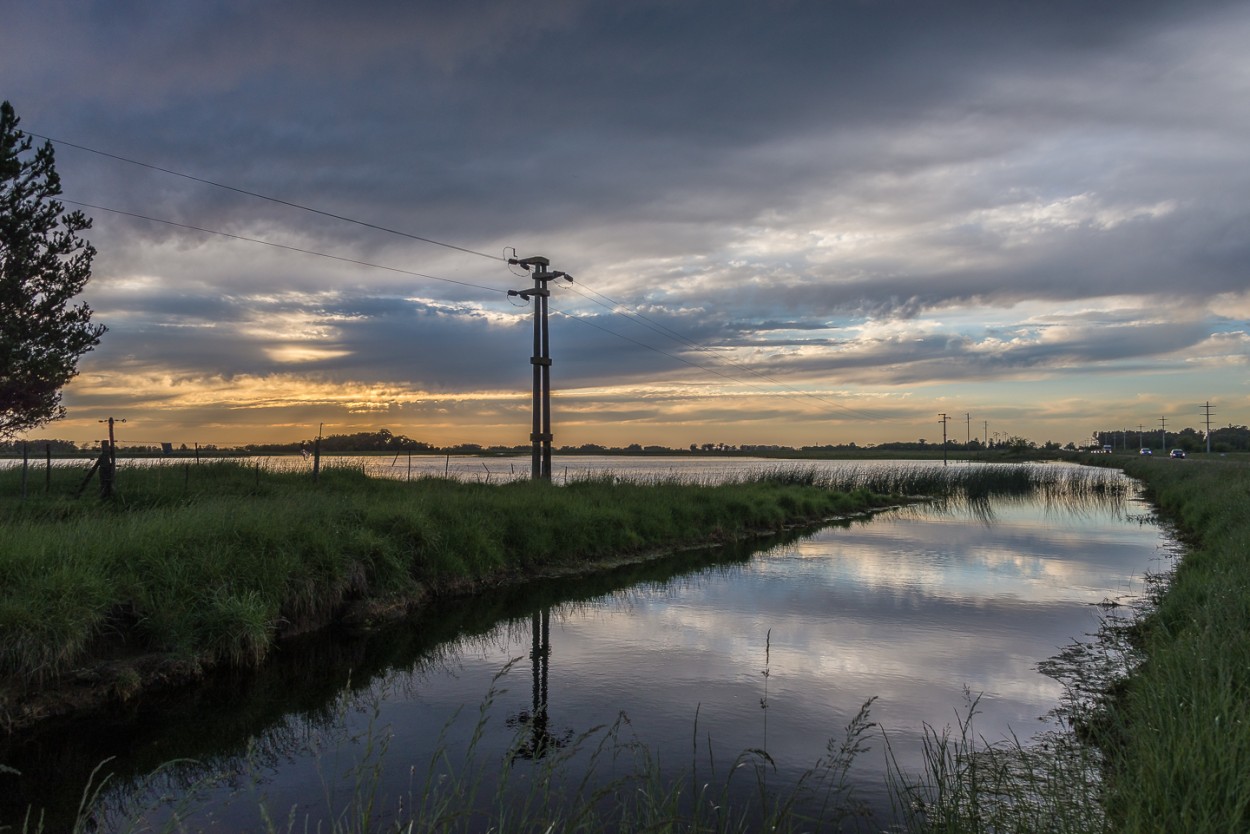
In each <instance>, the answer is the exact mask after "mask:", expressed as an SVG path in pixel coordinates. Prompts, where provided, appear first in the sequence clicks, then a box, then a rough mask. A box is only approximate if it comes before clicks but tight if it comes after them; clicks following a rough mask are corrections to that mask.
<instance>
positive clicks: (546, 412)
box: [508, 255, 573, 481]
mask: <svg viewBox="0 0 1250 834" xmlns="http://www.w3.org/2000/svg"><path fill="white" fill-rule="evenodd" d="M508 264H509V265H510V266H519V267H521V268H522V269H524V270H525V271H526V272H529V273H530V277H531V278H533V279H534V286H533V287H527V288H526V289H523V290H508V295H509V296H510V297H513V298H520V299H521V300H523V301H530V300H534V301H536V303H535V305H534V353H533V355H531V356H530V365H532V366H533V368H534V418H533V429H532V431H530V442H531V443H533V450H532V456H531V457H532V459H531V467H530V477H531V478H533V479H534V480H536V481H537V480H545V481H550V480H551V442H552V440H553V439H554V438H553V435H552V433H551V348H550V343H549V337H548V325H547V312H548V306H547V299H548V298H550V297H551V290H550V289H549V288H548V287H547V282H548V281H555V280H558V279H560V278H563V279H564V280H566V281H568V282H569V283H572V282H573V276H572V275H569V274H568V273H567V272H560V271H558V270H550V269H549V267H550V266H551V261H550V260H549V259H547V258H545V257H543V256H542V255H534V256H532V257H528V258H509V259H508Z"/></svg>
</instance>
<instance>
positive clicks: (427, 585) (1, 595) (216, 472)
mask: <svg viewBox="0 0 1250 834" xmlns="http://www.w3.org/2000/svg"><path fill="white" fill-rule="evenodd" d="M192 469H193V470H194V471H193V472H191V473H187V472H184V471H183V470H182V468H181V467H177V468H148V469H133V470H125V471H124V472H123V475H124V478H123V480H122V482H121V486H120V488H119V493H118V495H117V496H116V497H115V499H114V500H112V501H108V502H102V501H100V500H99V499H98V498H95V497H94V496H91V495H88V496H86V497H83V498H74V497H72V495H70V494H64V493H72V491H73V489H72V488H73V486H75V484H71V483H69V480H70V479H67V478H64V477H62V480H63V481H65V483H64V484H62V485H61V486H62V489H61V490H59V491H60V492H62V493H63V494H57V492H58V490H56V489H54V490H53V491H52V493H51V494H44V493H43V492H42V491H39V492H38V493H34V494H31V495H30V496H28V498H27V499H26V500H24V501H21V500H15V499H14V498H12V497H9V498H6V499H4V501H3V503H2V504H0V529H2V530H3V539H2V541H0V634H3V637H4V639H3V641H0V677H2V678H4V679H7V680H8V681H10V683H11V684H12V683H13V682H20V684H21V685H22V686H26V687H31V686H36V687H37V686H39V685H40V684H42V683H44V682H47V681H49V680H52V679H55V678H56V677H57V676H58V675H59V674H61V673H63V672H64V671H65V670H67V669H70V668H72V667H74V666H75V665H78V664H81V663H83V662H84V661H85V660H89V659H90V658H91V657H92V656H93V654H97V653H100V652H101V651H111V650H112V649H114V648H116V647H117V646H118V645H121V644H124V645H125V646H126V647H127V648H128V649H130V650H154V651H160V652H169V653H174V654H178V655H183V656H190V657H195V658H197V659H198V660H201V661H207V662H210V663H223V662H224V663H229V664H235V665H248V664H254V663H257V662H259V661H261V660H262V659H263V658H264V657H265V655H266V653H267V651H268V650H269V647H270V646H271V645H272V643H273V640H274V639H275V637H276V636H277V635H278V634H280V633H282V632H286V631H294V630H300V629H305V628H309V627H315V626H318V625H323V624H325V623H326V622H328V621H329V620H331V619H332V618H334V617H335V616H336V615H337V614H338V613H339V612H340V611H341V609H342V606H343V605H344V603H346V602H350V601H353V600H355V601H359V600H371V601H374V602H386V601H397V602H400V603H402V602H404V601H411V600H419V599H421V598H422V596H423V595H425V594H446V593H454V592H460V591H463V590H466V589H471V588H472V587H474V586H475V584H477V583H481V582H498V581H507V580H509V579H515V578H518V577H521V578H523V577H527V576H532V575H536V574H541V573H543V572H549V571H553V570H577V569H579V568H586V567H589V566H592V565H594V564H595V563H597V562H599V561H601V560H605V559H620V558H622V557H626V558H627V557H631V556H638V555H640V554H644V553H646V552H648V551H655V550H663V549H671V548H677V547H683V546H691V545H697V544H707V543H711V542H715V541H717V540H725V539H729V538H734V537H738V536H742V535H746V534H748V533H751V532H754V531H766V530H776V529H778V528H780V527H782V526H784V525H787V524H794V523H803V522H812V521H816V520H818V519H822V518H826V517H830V516H834V515H840V514H847V513H858V512H863V511H865V510H867V509H870V508H872V507H874V506H877V505H880V504H882V503H884V502H885V500H886V499H884V498H882V497H880V496H875V495H873V494H871V493H870V492H869V491H868V490H867V489H863V488H860V489H854V490H850V491H839V490H833V489H829V488H827V486H826V485H822V484H819V483H816V482H815V481H814V480H812V479H804V478H793V479H790V480H779V479H775V478H767V477H761V478H757V479H746V480H743V481H741V482H739V483H736V484H732V485H728V486H724V487H710V486H700V485H693V484H682V483H678V482H656V483H652V484H648V485H645V486H644V485H640V484H633V483H624V482H619V481H615V480H612V479H598V480H583V481H577V482H574V483H571V484H569V485H567V486H564V487H559V488H555V487H551V486H549V485H545V484H541V483H530V482H523V483H514V484H507V485H500V486H490V485H484V484H466V483H458V482H454V481H448V480H442V479H427V480H421V481H417V482H413V483H403V482H398V481H389V480H381V479H371V478H368V477H365V476H364V475H363V474H362V473H360V472H359V471H357V470H353V469H345V468H340V469H333V468H332V469H329V470H326V471H324V472H323V473H322V476H321V478H320V480H319V482H317V483H313V482H312V480H311V479H310V478H309V477H307V476H306V475H298V474H286V473H274V472H266V471H264V469H263V468H260V469H256V468H253V467H249V466H247V465H245V464H237V463H229V462H221V463H214V464H205V465H200V466H198V467H192ZM3 475H4V478H3V479H2V480H0V490H3V493H0V494H7V495H9V496H13V495H14V494H15V493H17V489H16V488H15V487H16V481H15V478H16V473H14V472H6V473H3ZM80 477H81V474H78V473H75V475H74V478H73V480H75V481H76V480H77V479H78V478H80Z"/></svg>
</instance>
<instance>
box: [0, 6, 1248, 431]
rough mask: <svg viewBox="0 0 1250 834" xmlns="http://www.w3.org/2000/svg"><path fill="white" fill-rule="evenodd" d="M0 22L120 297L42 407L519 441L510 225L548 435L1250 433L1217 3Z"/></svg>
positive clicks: (38, 123)
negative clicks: (1208, 416)
mask: <svg viewBox="0 0 1250 834" xmlns="http://www.w3.org/2000/svg"><path fill="white" fill-rule="evenodd" d="M0 10H2V14H0V17H2V18H3V20H4V25H3V27H0V99H7V100H9V101H10V102H11V103H12V104H13V106H14V108H15V109H16V111H17V113H18V115H19V117H20V118H21V119H22V123H21V127H22V128H23V129H25V130H26V131H29V132H30V133H33V134H39V135H41V136H46V137H51V138H52V139H53V140H54V146H55V148H56V154H57V156H56V159H57V167H58V170H59V172H60V174H61V178H62V185H63V188H64V195H63V197H64V199H66V200H67V201H73V202H74V203H75V204H86V205H89V206H92V208H86V209H83V210H84V211H85V212H86V213H87V214H88V215H90V216H91V217H92V218H93V219H94V227H93V229H92V230H91V231H90V232H89V233H87V235H86V236H87V237H88V239H89V240H90V241H91V242H92V244H93V245H94V246H95V247H96V248H97V250H98V255H97V257H96V260H95V268H94V273H93V277H92V280H91V282H90V284H89V285H88V287H87V289H86V291H85V293H84V299H85V300H86V301H87V302H88V303H89V304H90V305H91V307H92V308H93V309H94V310H95V317H94V321H96V322H98V323H102V324H105V325H106V326H107V327H108V332H107V333H106V334H105V335H104V337H103V339H102V341H101V343H100V345H99V346H98V347H97V348H96V349H95V350H94V351H93V352H91V353H89V354H87V355H85V356H84V357H83V358H82V360H81V362H80V364H79V371H80V373H79V375H78V376H77V377H76V378H75V379H74V380H73V381H72V382H71V383H70V384H69V385H68V386H67V387H66V388H65V391H64V403H65V405H66V406H67V408H68V417H67V419H66V420H64V421H62V422H60V423H56V424H53V425H51V426H48V427H46V428H45V429H43V430H42V431H41V432H38V433H37V435H38V436H50V437H64V438H69V439H75V440H81V441H87V440H92V439H97V438H99V437H102V436H104V434H103V429H102V427H101V425H100V424H99V422H98V421H99V420H102V419H106V418H109V417H113V418H115V419H123V418H124V419H126V420H127V423H126V424H125V426H124V427H120V426H119V432H118V438H119V440H120V441H121V442H122V443H123V444H125V443H128V442H129V443H156V442H173V443H175V444H179V443H186V444H188V445H191V444H193V443H200V444H206V443H215V444H228V445H233V444H242V443H249V442H270V441H276V442H292V441H298V440H302V439H305V438H311V437H314V436H315V435H316V433H317V431H318V430H319V429H320V430H321V431H323V432H324V433H326V434H344V433H352V432H357V431H373V430H377V429H381V428H386V429H388V430H390V431H392V432H394V433H396V434H404V435H407V436H408V437H411V438H413V439H416V440H422V441H425V442H429V443H434V444H437V445H449V444H454V443H466V442H476V443H482V444H484V445H492V444H503V445H521V444H526V443H528V442H529V432H530V421H531V407H532V406H531V385H532V366H531V365H530V362H529V358H530V355H531V353H532V338H533V336H532V327H533V309H532V307H531V306H530V305H529V304H527V303H525V302H523V301H522V300H521V299H519V298H516V297H510V296H508V295H507V291H508V290H510V289H524V288H527V287H532V286H533V282H532V280H531V279H529V278H528V277H526V276H525V275H524V274H523V273H518V268H517V267H511V270H510V268H509V266H508V264H507V263H506V257H508V256H512V255H514V254H515V255H516V256H520V257H528V256H534V255H541V256H545V257H547V258H549V259H550V262H551V268H552V269H555V270H560V271H564V272H567V273H569V274H570V275H571V276H572V278H573V282H572V283H571V284H568V283H566V282H556V283H555V284H553V289H552V296H551V300H550V305H551V315H550V339H551V356H552V359H553V365H552V369H551V378H552V388H553V405H552V412H553V417H552V421H553V428H554V434H555V444H556V445H557V446H561V445H574V446H576V445H582V444H586V443H596V444H602V445H625V444H629V443H642V444H644V445H649V444H659V445H666V446H673V447H684V446H687V445H689V444H691V443H699V444H702V443H706V442H712V443H726V444H733V445H740V444H781V445H794V446H802V445H823V444H839V443H850V442H854V443H857V444H859V445H868V444H872V443H879V442H885V441H891V440H907V441H914V440H918V439H920V438H924V439H926V440H927V441H929V442H937V441H940V440H941V438H942V432H943V424H942V422H941V421H940V415H942V414H946V415H948V417H949V422H948V423H947V424H946V427H945V428H946V431H947V432H948V436H949V437H951V438H952V439H956V440H960V441H963V440H966V439H967V438H968V437H970V436H971V437H975V438H980V439H982V440H984V439H985V438H986V437H988V438H989V439H990V440H994V439H995V438H997V437H1006V436H1009V435H1013V436H1023V437H1027V438H1030V439H1032V440H1034V441H1035V442H1038V443H1042V442H1044V441H1048V440H1053V441H1056V442H1060V443H1067V442H1070V441H1071V442H1076V443H1085V442H1089V439H1090V436H1091V433H1092V432H1094V431H1096V430H1100V429H1111V428H1132V429H1136V428H1137V427H1139V426H1142V427H1144V428H1145V430H1147V431H1150V430H1158V429H1159V428H1160V427H1161V426H1162V425H1166V427H1167V428H1168V429H1169V430H1174V429H1180V428H1182V427H1185V426H1193V427H1195V428H1201V427H1202V426H1203V422H1204V419H1205V418H1204V416H1203V410H1202V406H1203V404H1205V403H1209V404H1210V405H1211V406H1212V411H1213V416H1212V426H1213V427H1218V426H1222V425H1228V424H1233V425H1243V424H1246V423H1247V422H1250V386H1248V384H1247V383H1248V381H1250V379H1248V374H1247V370H1248V359H1250V321H1248V320H1250V281H1248V277H1250V141H1247V139H1246V137H1247V136H1250V50H1247V49H1246V48H1245V45H1246V44H1247V43H1250V5H1247V4H1245V3H1241V2H1204V1H1203V0H1194V1H1193V2H1185V3H1179V2H1154V0H1134V2H1097V3H1091V2H1088V0H1080V2H1068V0H1058V2H1045V3H1036V2H1015V0H991V1H989V2H958V3H956V2H924V3H921V2H914V1H913V2H902V1H901V0H898V1H897V2H895V1H894V0H837V1H836V2H835V0H825V1H824V2H804V1H803V0H774V1H773V2H734V1H733V0H728V1H727V0H719V1H713V0H709V2H703V1H702V0H665V1H664V2H660V1H659V0H656V2H649V1H648V0H630V1H629V2H626V1H625V0H614V2H581V0H532V2H526V3H516V2H512V1H511V0H462V2H457V3H443V2H367V1H364V0H362V2H360V3H351V4H348V3H342V2H309V1H308V0H303V1H302V2H294V1H293V0H271V2H265V3H254V2H243V0H237V2H211V1H206V2H176V1H174V2H171V0H163V2H155V0H153V2H127V0H110V1H109V2H105V1H104V0H100V2H60V1H59V0H44V2H40V3H37V4H35V3H25V2H18V0H0ZM126 160H130V161H126ZM135 163H142V164H135ZM159 169H164V170H159ZM171 172H172V173H171ZM180 175H181V176H180ZM206 181H207V182H206ZM213 183H215V184H216V185H214V184H213ZM221 186H227V187H221ZM256 195H261V196H256ZM264 198H271V199H264ZM77 207H78V206H77V205H73V204H71V205H67V208H70V209H72V208H77ZM136 215H138V216H136ZM332 215H333V216H332ZM351 221H355V222H351ZM175 224H178V225H175ZM188 227H194V228H188ZM430 241H432V242H430ZM453 247H455V248H453ZM32 436H34V435H32Z"/></svg>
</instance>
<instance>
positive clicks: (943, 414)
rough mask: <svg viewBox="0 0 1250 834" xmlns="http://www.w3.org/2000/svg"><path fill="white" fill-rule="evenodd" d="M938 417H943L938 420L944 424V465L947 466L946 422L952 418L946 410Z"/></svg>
mask: <svg viewBox="0 0 1250 834" xmlns="http://www.w3.org/2000/svg"><path fill="white" fill-rule="evenodd" d="M938 417H940V418H941V419H940V420H938V422H939V423H941V424H942V465H943V466H946V424H947V423H948V422H949V421H950V419H951V418H950V417H948V416H946V412H945V411H943V412H942V413H941V414H938Z"/></svg>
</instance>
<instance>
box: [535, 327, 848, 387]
mask: <svg viewBox="0 0 1250 834" xmlns="http://www.w3.org/2000/svg"><path fill="white" fill-rule="evenodd" d="M551 312H553V313H555V314H557V315H560V316H563V317H564V318H566V319H572V320H573V321H576V322H580V323H581V324H584V325H586V326H588V327H593V328H595V329H596V330H602V331H603V332H604V333H607V334H609V335H612V336H615V337H617V338H618V339H623V340H625V341H627V342H631V343H633V344H635V345H638V346H639V347H641V348H646V349H647V350H649V351H652V352H654V353H658V354H660V355H661V356H667V357H668V358H669V359H673V360H676V361H678V362H682V363H684V364H686V365H689V366H690V367H692V368H697V369H699V370H701V371H704V372H706V373H710V374H715V375H716V376H719V377H721V378H722V379H727V380H729V381H731V382H736V383H738V384H740V385H746V386H748V387H751V388H754V389H755V390H757V391H763V392H764V393H768V392H767V391H766V389H764V388H762V387H760V386H759V385H758V384H756V383H753V382H751V381H750V380H745V379H742V378H740V377H736V376H733V375H732V374H728V373H724V372H723V371H718V370H717V369H716V368H710V367H708V366H707V365H701V364H699V363H698V362H695V361H693V360H690V359H687V358H685V357H684V356H679V355H677V354H675V353H669V352H668V351H666V350H663V349H661V348H658V347H656V346H655V345H651V344H647V343H646V342H643V341H639V340H638V339H634V338H632V337H630V336H626V335H625V334H623V333H618V332H617V331H615V330H613V329H611V328H609V327H604V326H603V325H601V324H599V323H597V322H595V321H592V320H590V319H587V318H582V317H581V316H575V315H572V314H571V313H566V312H564V311H563V310H557V309H555V308H552V310H551ZM781 387H783V388H785V387H787V386H784V385H783V386H781ZM793 394H802V395H804V396H807V397H810V398H812V399H814V400H817V401H819V402H821V403H824V404H826V405H832V406H835V407H837V408H842V409H845V410H847V411H854V409H849V408H847V407H846V406H843V405H840V404H838V403H836V402H833V401H831V400H826V399H824V398H823V397H818V396H816V395H815V394H809V393H807V392H805V391H799V390H795V389H792V390H791V393H789V394H786V393H785V392H783V396H787V397H789V396H792V395H793Z"/></svg>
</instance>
